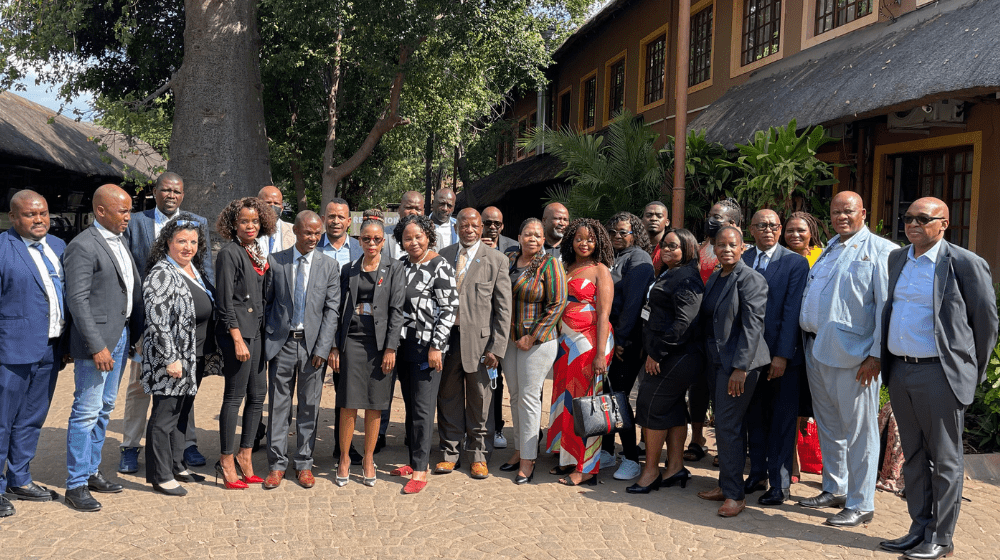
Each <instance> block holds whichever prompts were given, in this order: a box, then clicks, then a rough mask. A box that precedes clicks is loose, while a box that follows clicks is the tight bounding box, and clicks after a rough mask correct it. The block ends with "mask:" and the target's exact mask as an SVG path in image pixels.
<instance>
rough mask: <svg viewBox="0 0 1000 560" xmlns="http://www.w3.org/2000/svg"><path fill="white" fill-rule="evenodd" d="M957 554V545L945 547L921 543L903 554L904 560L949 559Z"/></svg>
mask: <svg viewBox="0 0 1000 560" xmlns="http://www.w3.org/2000/svg"><path fill="white" fill-rule="evenodd" d="M954 553H955V545H953V544H949V545H943V544H934V543H929V542H925V543H920V544H918V545H917V546H915V547H914V548H911V549H910V550H907V551H906V552H904V553H903V558H911V559H912V560H935V559H937V558H947V557H948V556H951V555H952V554H954Z"/></svg>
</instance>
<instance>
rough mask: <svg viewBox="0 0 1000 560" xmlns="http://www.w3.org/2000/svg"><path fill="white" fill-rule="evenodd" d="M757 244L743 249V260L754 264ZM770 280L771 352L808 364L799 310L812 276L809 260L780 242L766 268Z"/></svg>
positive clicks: (767, 334) (767, 328)
mask: <svg viewBox="0 0 1000 560" xmlns="http://www.w3.org/2000/svg"><path fill="white" fill-rule="evenodd" d="M756 258H757V248H756V247H754V248H753V249H749V250H747V252H745V253H743V262H744V263H746V265H747V266H749V267H753V262H754V260H755V259H756ZM763 276H764V280H765V281H766V282H767V311H766V312H765V314H764V341H765V342H767V348H768V350H769V351H770V353H771V356H781V357H782V358H786V359H787V360H788V364H789V365H803V364H805V352H804V350H803V348H802V331H800V330H799V311H800V309H801V307H802V292H803V291H804V290H805V288H806V280H807V279H808V277H809V261H807V260H806V258H805V257H803V256H802V255H799V254H798V253H795V252H793V251H792V250H790V249H786V248H785V247H782V246H781V245H778V247H777V249H776V250H775V251H774V256H773V257H771V262H769V263H768V265H767V268H766V269H765V270H764V274H763Z"/></svg>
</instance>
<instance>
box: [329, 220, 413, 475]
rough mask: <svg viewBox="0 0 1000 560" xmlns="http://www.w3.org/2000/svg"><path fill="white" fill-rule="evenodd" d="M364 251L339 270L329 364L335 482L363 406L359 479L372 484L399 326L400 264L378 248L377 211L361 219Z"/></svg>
mask: <svg viewBox="0 0 1000 560" xmlns="http://www.w3.org/2000/svg"><path fill="white" fill-rule="evenodd" d="M360 238H361V250H362V251H363V252H364V255H363V256H362V257H361V258H360V259H357V260H356V261H354V262H352V263H351V264H350V265H349V266H348V267H347V268H345V269H344V270H342V271H341V273H340V289H341V292H340V294H341V295H340V327H339V330H338V331H337V342H336V346H335V347H334V348H333V349H332V350H330V357H329V360H328V361H329V363H330V367H331V368H332V369H333V371H334V373H337V374H339V375H340V384H339V387H338V388H337V407H338V408H340V433H339V434H338V435H337V437H339V438H340V450H341V453H340V464H339V465H338V467H337V477H336V480H335V483H336V484H337V486H344V485H346V484H347V481H348V477H349V475H350V468H351V459H350V456H349V450H350V449H351V439H352V437H353V436H354V421H355V418H356V417H357V414H358V410H359V409H360V410H364V411H365V455H364V459H363V460H362V463H361V464H362V468H363V469H364V484H365V485H366V486H375V459H374V457H375V443H376V441H378V431H379V423H380V422H381V420H382V411H383V410H385V409H387V408H389V405H390V404H391V402H392V386H393V384H394V383H395V379H394V378H393V376H392V370H393V367H395V363H396V347H397V346H398V345H399V335H400V331H401V330H402V328H403V299H404V296H405V290H404V289H403V288H404V286H403V282H404V277H403V263H401V262H400V261H397V260H392V259H391V258H389V256H388V255H387V254H383V253H382V247H383V246H384V244H385V229H384V227H383V225H382V220H381V214H380V213H379V214H378V217H377V218H376V219H366V220H365V221H364V222H362V224H361V235H360Z"/></svg>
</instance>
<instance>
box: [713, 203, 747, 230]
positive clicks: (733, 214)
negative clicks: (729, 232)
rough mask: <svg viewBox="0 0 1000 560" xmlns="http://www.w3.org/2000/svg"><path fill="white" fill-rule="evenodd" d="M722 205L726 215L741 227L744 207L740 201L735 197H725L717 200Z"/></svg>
mask: <svg viewBox="0 0 1000 560" xmlns="http://www.w3.org/2000/svg"><path fill="white" fill-rule="evenodd" d="M716 204H718V205H719V206H721V207H722V209H723V211H724V212H725V213H726V217H727V218H729V219H730V220H732V221H733V223H734V224H736V227H740V226H741V225H742V224H743V207H742V206H740V203H739V202H738V201H737V200H736V199H735V198H733V197H729V198H725V199H723V200H720V201H719V202H716Z"/></svg>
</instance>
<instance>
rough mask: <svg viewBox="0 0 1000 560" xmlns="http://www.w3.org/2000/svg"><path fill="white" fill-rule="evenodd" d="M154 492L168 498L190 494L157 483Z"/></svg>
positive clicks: (180, 489)
mask: <svg viewBox="0 0 1000 560" xmlns="http://www.w3.org/2000/svg"><path fill="white" fill-rule="evenodd" d="M251 453H252V452H251ZM153 490H156V491H157V492H159V493H160V494H166V495H167V496H187V493H188V491H187V490H185V489H184V487H183V486H178V487H177V488H164V487H162V486H160V485H159V484H157V483H155V482H154V483H153Z"/></svg>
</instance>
